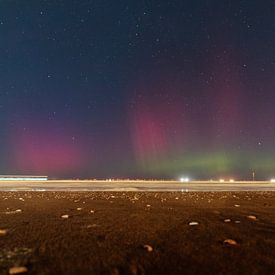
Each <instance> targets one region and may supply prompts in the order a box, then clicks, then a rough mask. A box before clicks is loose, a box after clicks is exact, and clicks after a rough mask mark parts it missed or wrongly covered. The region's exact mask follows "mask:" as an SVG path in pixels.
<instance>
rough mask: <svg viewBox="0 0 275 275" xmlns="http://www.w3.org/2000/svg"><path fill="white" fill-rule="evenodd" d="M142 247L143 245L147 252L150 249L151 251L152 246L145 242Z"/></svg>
mask: <svg viewBox="0 0 275 275" xmlns="http://www.w3.org/2000/svg"><path fill="white" fill-rule="evenodd" d="M143 247H144V248H145V249H146V250H147V251H148V252H152V251H153V247H152V246H151V245H149V244H145V245H144V246H143Z"/></svg>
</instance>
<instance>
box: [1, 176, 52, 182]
mask: <svg viewBox="0 0 275 275" xmlns="http://www.w3.org/2000/svg"><path fill="white" fill-rule="evenodd" d="M46 180H48V177H47V176H13V175H7V176H3V175H1V176H0V181H46Z"/></svg>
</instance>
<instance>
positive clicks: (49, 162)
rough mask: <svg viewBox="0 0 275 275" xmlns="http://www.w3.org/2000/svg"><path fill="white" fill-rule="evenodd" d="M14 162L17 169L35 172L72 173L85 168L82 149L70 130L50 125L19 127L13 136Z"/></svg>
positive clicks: (13, 132)
mask: <svg viewBox="0 0 275 275" xmlns="http://www.w3.org/2000/svg"><path fill="white" fill-rule="evenodd" d="M11 148H12V162H13V163H14V167H16V169H17V171H22V172H24V173H26V172H28V173H34V174H51V175H53V174H55V173H58V174H60V173H64V174H66V173H69V172H70V171H74V170H75V169H77V168H79V167H81V164H82V162H83V157H82V154H81V148H80V147H79V145H78V144H77V143H76V142H75V140H74V138H72V135H71V134H70V132H69V131H64V130H63V131H61V130H56V129H51V128H50V127H41V126H39V127H37V126H36V127H33V128H32V130H29V131H27V130H24V129H22V128H19V127H17V129H16V130H15V131H12V136H11Z"/></svg>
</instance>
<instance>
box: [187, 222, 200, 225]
mask: <svg viewBox="0 0 275 275" xmlns="http://www.w3.org/2000/svg"><path fill="white" fill-rule="evenodd" d="M198 224H199V223H198V222H190V223H189V225H198Z"/></svg>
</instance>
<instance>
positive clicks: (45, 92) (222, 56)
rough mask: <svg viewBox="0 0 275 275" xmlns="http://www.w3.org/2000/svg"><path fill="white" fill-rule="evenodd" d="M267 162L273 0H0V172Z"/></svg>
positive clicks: (142, 174) (266, 171)
mask: <svg viewBox="0 0 275 275" xmlns="http://www.w3.org/2000/svg"><path fill="white" fill-rule="evenodd" d="M252 171H255V173H256V178H258V179H265V178H267V179H269V178H270V177H271V176H275V2H274V1H271V0H265V1H260V0H259V1H253V0H247V1H233V0H228V1H222V0H217V1H211V0H209V1H205V0H201V1H199V0H197V1H191V0H189V1H184V0H174V1H169V0H163V1H162V0H158V1H143V0H134V1H129V0H128V1H126V0H125V1H123V0H116V1H114V0H109V1H107V0H93V1H88V0H74V1H73V0H65V1H61V0H60V1H57V0H56V1H39V0H18V1H13V0H1V1H0V174H34V175H40V174H43V175H48V176H50V177H57V178H68V177H73V178H109V177H114V178H178V177H180V176H182V175H187V176H190V177H191V178H194V179H209V178H219V177H221V176H222V177H225V176H228V177H235V178H239V179H244V178H248V179H250V178H251V175H252Z"/></svg>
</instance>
